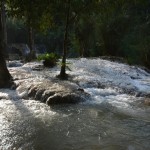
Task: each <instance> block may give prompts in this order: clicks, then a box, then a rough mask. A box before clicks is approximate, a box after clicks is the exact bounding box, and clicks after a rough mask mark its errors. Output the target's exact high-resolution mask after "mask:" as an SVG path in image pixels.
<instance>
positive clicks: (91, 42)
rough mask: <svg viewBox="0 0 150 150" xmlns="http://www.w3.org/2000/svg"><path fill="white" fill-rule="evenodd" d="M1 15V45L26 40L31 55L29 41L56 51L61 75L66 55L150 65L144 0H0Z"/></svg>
mask: <svg viewBox="0 0 150 150" xmlns="http://www.w3.org/2000/svg"><path fill="white" fill-rule="evenodd" d="M4 6H5V10H6V11H5V10H4ZM5 12H6V13H5ZM5 15H6V19H4V16H5ZM1 16H2V21H3V22H2V24H3V33H4V34H3V35H5V36H4V37H3V38H4V43H3V44H4V45H6V44H7V42H8V44H9V43H28V45H29V48H30V58H31V59H33V58H35V44H38V45H40V44H41V45H44V46H46V47H47V51H48V52H56V53H58V54H60V55H61V56H62V63H61V65H62V67H61V72H60V75H61V76H64V77H65V67H66V65H65V64H66V57H97V56H104V55H105V56H106V55H107V56H117V57H123V58H124V59H125V60H126V61H127V62H128V63H129V64H138V65H145V66H146V67H148V68H150V59H149V58H150V30H149V29H150V1H149V0H134V1H129V0H92V1H91V0H65V1H61V0H51V1H50V0H45V1H42V0H32V1H31V0H26V1H24V0H2V1H1ZM5 20H7V21H5ZM5 23H7V40H6V33H5V32H6V28H4V27H5ZM5 47H6V46H4V49H5ZM31 59H29V60H31Z"/></svg>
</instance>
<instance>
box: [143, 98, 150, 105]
mask: <svg viewBox="0 0 150 150" xmlns="http://www.w3.org/2000/svg"><path fill="white" fill-rule="evenodd" d="M144 104H145V105H147V106H150V98H147V99H145V100H144Z"/></svg>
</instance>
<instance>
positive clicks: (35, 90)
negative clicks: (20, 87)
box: [28, 86, 38, 98]
mask: <svg viewBox="0 0 150 150" xmlns="http://www.w3.org/2000/svg"><path fill="white" fill-rule="evenodd" d="M37 90H38V88H37V87H36V86H33V87H31V88H30V89H29V91H28V96H29V97H32V98H34V97H35V95H36V92H37Z"/></svg>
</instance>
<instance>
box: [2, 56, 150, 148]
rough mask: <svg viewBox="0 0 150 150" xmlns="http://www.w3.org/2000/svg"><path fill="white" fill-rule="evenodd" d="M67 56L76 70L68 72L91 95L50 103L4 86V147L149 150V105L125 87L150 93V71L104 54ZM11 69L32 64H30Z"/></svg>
mask: <svg viewBox="0 0 150 150" xmlns="http://www.w3.org/2000/svg"><path fill="white" fill-rule="evenodd" d="M69 62H71V64H70V66H69V67H70V69H71V70H72V71H68V73H69V74H71V75H72V76H73V80H74V82H76V83H77V84H78V85H80V87H82V88H84V90H85V92H87V93H89V94H90V95H91V98H90V99H87V101H85V102H84V103H80V104H76V105H56V106H51V107H49V106H47V105H46V104H43V103H40V102H38V101H35V100H25V99H21V98H20V97H19V95H18V93H17V92H16V91H14V90H8V89H1V90H0V149H1V150H149V149H150V107H149V106H145V105H143V103H141V101H142V100H143V99H142V98H140V97H138V98H137V97H135V96H134V95H132V96H131V95H128V94H127V92H126V93H124V91H125V88H127V89H130V90H136V91H140V92H144V93H146V94H148V93H149V92H150V74H148V73H146V72H145V71H144V70H142V69H140V68H136V67H130V66H128V65H124V64H118V63H114V62H109V61H105V60H100V59H93V60H88V59H81V60H69ZM33 65H34V64H32V66H33ZM13 69H18V70H19V69H25V70H29V65H24V66H22V67H20V68H17V67H16V68H13ZM33 74H36V77H35V80H37V81H38V80H39V78H40V77H42V76H51V77H53V76H55V75H56V74H58V69H57V68H54V69H52V70H47V71H44V72H39V73H38V75H37V72H34V73H33ZM135 94H136V92H135Z"/></svg>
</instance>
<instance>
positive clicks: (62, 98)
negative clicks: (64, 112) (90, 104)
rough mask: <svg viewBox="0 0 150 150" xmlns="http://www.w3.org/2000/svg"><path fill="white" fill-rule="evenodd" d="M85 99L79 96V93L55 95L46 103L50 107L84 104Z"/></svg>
mask: <svg viewBox="0 0 150 150" xmlns="http://www.w3.org/2000/svg"><path fill="white" fill-rule="evenodd" d="M83 101H85V99H84V98H83V97H81V96H80V95H78V94H77V93H65V94H63V93H62V94H55V95H53V96H51V97H49V98H48V99H47V101H46V104H48V105H54V104H76V103H79V102H83Z"/></svg>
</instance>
